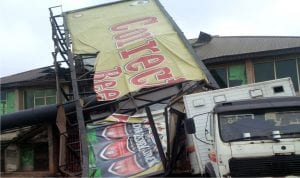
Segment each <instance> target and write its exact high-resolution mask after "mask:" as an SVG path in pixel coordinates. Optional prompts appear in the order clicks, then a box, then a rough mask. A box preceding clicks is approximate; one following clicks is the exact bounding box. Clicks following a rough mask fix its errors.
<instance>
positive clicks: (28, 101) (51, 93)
mask: <svg viewBox="0 0 300 178" xmlns="http://www.w3.org/2000/svg"><path fill="white" fill-rule="evenodd" d="M55 103H56V90H55V89H30V90H26V91H25V109H28V108H33V107H39V106H44V105H49V104H55Z"/></svg>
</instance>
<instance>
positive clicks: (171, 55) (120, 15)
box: [66, 0, 206, 100]
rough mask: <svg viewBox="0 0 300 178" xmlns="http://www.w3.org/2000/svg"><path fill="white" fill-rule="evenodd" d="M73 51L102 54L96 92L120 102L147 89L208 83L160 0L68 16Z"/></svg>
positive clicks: (111, 5) (122, 4) (99, 98)
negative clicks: (200, 82) (159, 3)
mask: <svg viewBox="0 0 300 178" xmlns="http://www.w3.org/2000/svg"><path fill="white" fill-rule="evenodd" d="M66 21H67V27H68V29H69V31H70V34H71V39H72V47H73V53H75V54H91V53H97V62H96V65H95V75H94V90H95V92H96V93H97V99H98V100H114V99H117V98H119V97H121V96H124V95H126V94H127V93H129V92H133V91H138V90H139V89H141V88H150V87H155V86H161V85H167V84H174V83H179V82H182V81H186V80H206V76H205V74H204V72H203V71H202V70H201V69H200V68H199V67H198V65H197V63H196V61H195V58H194V56H193V55H192V54H191V52H190V51H189V49H188V48H187V46H186V44H185V43H184V42H183V39H182V38H181V37H180V36H179V34H178V33H177V31H176V30H175V28H174V26H173V24H172V22H170V20H169V19H168V18H167V16H166V14H165V13H164V12H163V11H162V9H161V7H160V6H159V5H158V3H157V2H156V1H155V0H143V1H141V0H139V1H136V0H133V1H122V2H118V3H112V4H108V5H103V6H98V7H93V8H88V9H84V10H79V11H74V12H70V13H67V14H66Z"/></svg>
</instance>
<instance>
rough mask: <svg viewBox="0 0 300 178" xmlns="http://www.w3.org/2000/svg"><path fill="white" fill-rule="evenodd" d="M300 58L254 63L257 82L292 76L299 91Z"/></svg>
mask: <svg viewBox="0 0 300 178" xmlns="http://www.w3.org/2000/svg"><path fill="white" fill-rule="evenodd" d="M299 61H300V60H299V59H297V60H296V59H288V60H273V61H269V62H263V63H255V64H254V77H255V82H261V81H266V80H273V79H279V78H285V77H290V78H291V79H292V82H293V84H294V88H295V90H296V91H299V77H300V72H299V70H300V64H299ZM297 68H298V69H297Z"/></svg>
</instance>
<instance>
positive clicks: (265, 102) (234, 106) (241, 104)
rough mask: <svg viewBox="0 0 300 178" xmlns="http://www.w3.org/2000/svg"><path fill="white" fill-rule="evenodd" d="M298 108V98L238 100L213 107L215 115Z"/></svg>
mask: <svg viewBox="0 0 300 178" xmlns="http://www.w3.org/2000/svg"><path fill="white" fill-rule="evenodd" d="M283 107H284V108H287V107H292V108H293V107H300V97H299V96H288V97H269V98H268V97H267V98H258V99H249V100H239V101H231V102H223V103H219V104H217V105H216V106H215V108H214V112H215V113H224V112H230V111H241V110H251V109H271V108H283Z"/></svg>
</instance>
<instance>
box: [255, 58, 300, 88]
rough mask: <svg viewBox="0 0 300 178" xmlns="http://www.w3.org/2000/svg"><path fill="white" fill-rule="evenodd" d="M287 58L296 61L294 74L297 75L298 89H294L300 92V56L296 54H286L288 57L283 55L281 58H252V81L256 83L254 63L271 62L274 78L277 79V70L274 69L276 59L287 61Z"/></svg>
mask: <svg viewBox="0 0 300 178" xmlns="http://www.w3.org/2000/svg"><path fill="white" fill-rule="evenodd" d="M287 60H295V61H296V75H297V82H298V91H297V90H296V92H300V57H297V56H288V57H283V58H279V57H274V58H271V59H270V58H269V59H264V60H256V59H254V60H252V65H253V71H252V74H253V82H254V83H257V81H256V78H255V71H254V70H255V69H254V66H255V64H258V63H267V62H272V64H273V70H274V79H275V80H276V79H278V78H277V70H276V61H287ZM293 84H294V83H293ZM294 87H295V86H294Z"/></svg>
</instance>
